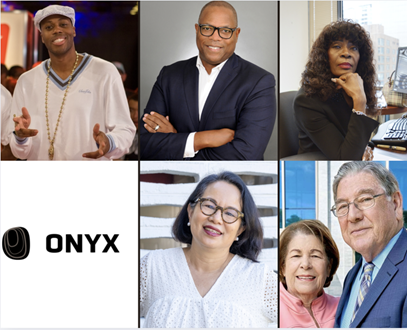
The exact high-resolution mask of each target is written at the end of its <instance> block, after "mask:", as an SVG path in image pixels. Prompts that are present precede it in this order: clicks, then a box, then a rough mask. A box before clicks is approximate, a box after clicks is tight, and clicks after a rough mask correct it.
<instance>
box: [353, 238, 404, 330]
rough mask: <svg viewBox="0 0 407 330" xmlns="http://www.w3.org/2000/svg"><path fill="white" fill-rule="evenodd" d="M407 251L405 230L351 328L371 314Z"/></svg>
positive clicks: (381, 269) (385, 262)
mask: <svg viewBox="0 0 407 330" xmlns="http://www.w3.org/2000/svg"><path fill="white" fill-rule="evenodd" d="M406 250H407V233H406V231H405V230H403V232H402V233H401V236H400V237H399V239H398V240H397V242H396V244H395V245H394V246H393V248H392V249H391V251H390V253H389V255H388V256H387V258H386V260H385V261H384V263H383V266H382V268H380V271H379V273H378V274H377V276H376V278H375V280H374V282H373V284H372V286H371V288H370V290H369V292H368V294H367V295H366V297H365V299H364V300H363V303H362V305H361V306H360V308H359V311H358V313H357V314H356V317H355V319H354V320H353V322H352V323H351V324H350V327H351V328H355V327H358V326H359V325H360V322H361V321H362V320H363V319H364V318H365V316H366V315H367V314H368V313H369V312H370V310H371V309H372V307H373V305H374V304H375V303H376V301H377V299H379V297H380V295H381V294H382V292H383V291H384V290H385V289H386V287H387V286H388V284H389V283H390V282H391V280H392V279H393V277H394V275H396V273H397V272H398V268H397V267H396V265H397V264H399V263H400V262H402V261H403V260H404V258H405V255H406Z"/></svg>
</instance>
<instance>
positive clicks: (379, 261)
mask: <svg viewBox="0 0 407 330" xmlns="http://www.w3.org/2000/svg"><path fill="white" fill-rule="evenodd" d="M403 230H405V229H404V228H402V229H401V230H400V231H399V232H398V234H396V235H395V236H394V237H393V238H392V239H391V240H390V241H389V243H387V245H386V247H385V248H384V249H383V250H382V252H380V253H379V254H378V255H377V256H376V258H374V259H373V260H372V263H373V264H374V268H373V273H372V284H371V285H373V282H374V280H375V278H376V275H377V274H378V273H379V271H380V268H382V266H383V263H384V261H385V260H386V258H387V256H388V255H389V253H390V251H391V249H392V248H393V247H394V245H395V244H396V242H397V240H398V239H399V237H400V235H401V232H402V231H403ZM366 262H367V261H366V260H365V258H363V260H362V264H361V267H360V269H359V272H358V274H357V275H356V278H355V282H353V285H352V289H351V292H350V296H349V300H348V303H347V305H346V308H345V309H344V310H343V312H342V315H341V322H340V326H341V328H349V325H350V321H351V319H352V316H353V311H354V309H355V305H356V299H357V297H358V294H359V289H360V283H361V282H362V277H363V276H362V275H363V265H364V264H365V263H366ZM362 305H363V303H362Z"/></svg>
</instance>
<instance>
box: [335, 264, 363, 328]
mask: <svg viewBox="0 0 407 330" xmlns="http://www.w3.org/2000/svg"><path fill="white" fill-rule="evenodd" d="M361 263H362V259H360V260H359V261H358V262H357V263H356V265H355V266H353V268H352V269H351V270H350V272H349V274H348V275H347V277H346V285H345V286H344V291H343V292H342V296H341V300H339V304H338V309H337V311H336V316H335V328H340V324H341V318H342V313H344V311H345V310H344V309H345V307H346V304H347V303H348V300H349V296H350V292H351V290H352V284H353V282H354V281H355V278H356V275H357V274H358V271H359V268H360V265H361Z"/></svg>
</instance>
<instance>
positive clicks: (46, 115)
mask: <svg viewBox="0 0 407 330" xmlns="http://www.w3.org/2000/svg"><path fill="white" fill-rule="evenodd" d="M75 53H76V60H75V64H74V66H73V69H72V72H71V75H70V76H69V81H68V85H67V86H66V90H65V93H64V98H63V99H62V104H61V109H60V110H59V115H58V120H57V124H56V126H55V131H54V136H53V137H52V140H51V133H50V130H49V120H48V83H49V72H50V70H51V59H49V61H48V74H47V85H46V88H45V118H46V119H47V132H48V141H49V143H50V147H49V149H48V158H49V160H53V159H54V142H55V137H56V135H57V130H58V125H59V120H60V119H61V115H62V109H63V108H64V104H65V99H66V95H67V94H68V89H69V86H70V84H71V81H72V77H73V73H74V71H75V69H76V65H77V64H78V58H79V55H78V53H77V52H75Z"/></svg>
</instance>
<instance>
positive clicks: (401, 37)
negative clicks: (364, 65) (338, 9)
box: [342, 0, 407, 71]
mask: <svg viewBox="0 0 407 330" xmlns="http://www.w3.org/2000/svg"><path fill="white" fill-rule="evenodd" d="M342 3H343V13H342V14H343V16H342V17H343V18H344V19H352V20H353V21H357V20H360V19H361V18H362V15H363V14H367V16H363V17H364V18H367V21H368V23H367V24H366V25H363V27H364V28H365V29H366V30H367V31H368V32H369V34H370V37H371V39H372V42H373V45H374V48H375V50H376V51H375V54H374V60H375V62H376V63H377V64H376V69H377V71H379V70H378V67H377V65H378V64H381V63H385V60H386V63H389V64H391V67H390V70H389V71H393V70H395V69H396V58H394V60H393V58H392V57H390V56H387V57H386V58H384V57H383V56H382V55H383V54H386V55H390V54H392V55H394V56H396V53H395V52H396V48H397V47H405V46H407V28H406V18H405V14H406V13H407V1H374V0H371V1H354V0H344V1H343V2H342ZM365 9H366V12H365V11H364V10H365ZM399 45H400V46H399ZM382 46H386V50H385V51H384V50H382V48H383V47H382Z"/></svg>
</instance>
